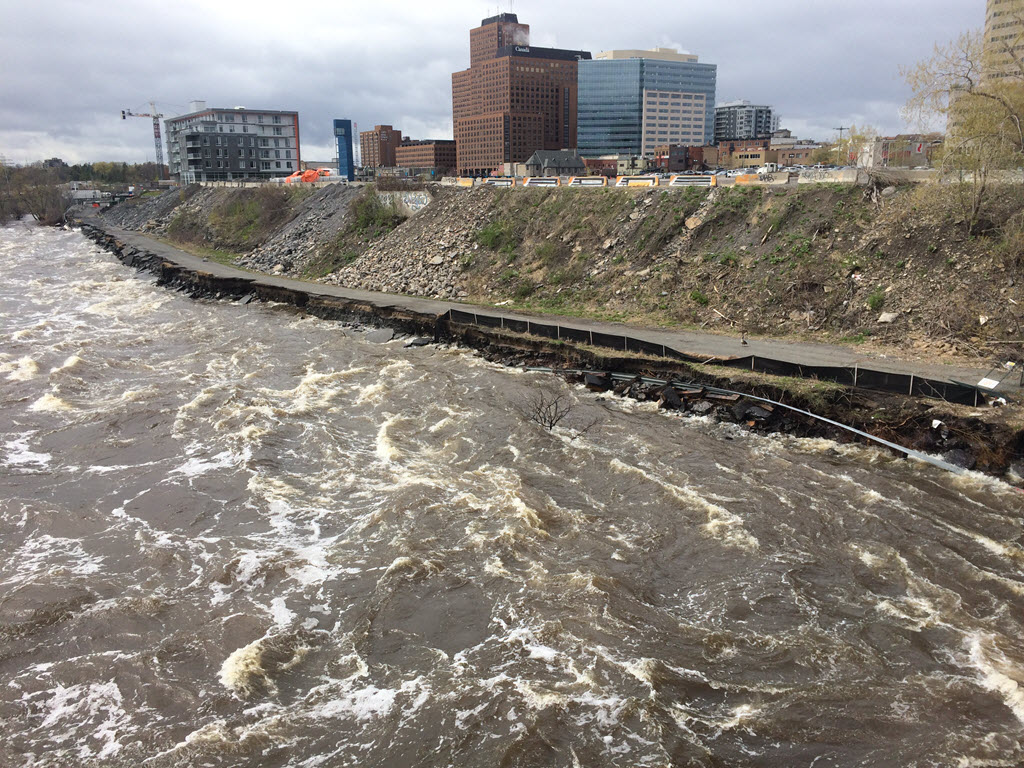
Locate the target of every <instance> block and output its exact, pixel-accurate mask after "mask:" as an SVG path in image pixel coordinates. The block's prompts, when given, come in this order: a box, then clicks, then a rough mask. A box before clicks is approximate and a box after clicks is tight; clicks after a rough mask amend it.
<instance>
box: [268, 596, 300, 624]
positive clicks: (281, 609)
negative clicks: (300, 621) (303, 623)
mask: <svg viewBox="0 0 1024 768" xmlns="http://www.w3.org/2000/svg"><path fill="white" fill-rule="evenodd" d="M269 613H270V618H271V619H273V620H274V624H276V625H277V626H278V627H287V626H289V625H291V623H292V622H293V621H295V611H292V610H290V609H289V608H288V606H287V605H286V604H285V601H284V598H283V597H275V598H274V599H273V600H271V601H270V609H269Z"/></svg>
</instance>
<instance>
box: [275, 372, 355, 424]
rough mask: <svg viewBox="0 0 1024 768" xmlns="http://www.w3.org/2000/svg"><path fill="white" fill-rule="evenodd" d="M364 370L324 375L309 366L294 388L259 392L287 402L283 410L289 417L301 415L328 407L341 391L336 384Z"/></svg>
mask: <svg viewBox="0 0 1024 768" xmlns="http://www.w3.org/2000/svg"><path fill="white" fill-rule="evenodd" d="M365 370H366V368H365V367H361V366H356V367H353V368H348V369H346V370H343V371H329V372H326V373H324V372H320V371H316V370H314V369H313V366H312V365H309V366H307V367H306V371H305V374H304V375H303V377H302V378H301V379H300V380H299V383H298V384H296V385H295V387H294V388H292V389H282V390H269V389H264V390H260V391H261V392H262V393H263V394H265V395H268V396H271V397H275V398H280V399H285V400H288V401H289V404H288V405H287V406H286V407H284V409H283V410H284V411H285V412H286V413H288V414H289V415H293V416H294V415H301V414H304V413H309V412H310V411H312V410H315V409H320V408H327V407H329V406H330V405H331V402H332V401H333V400H334V398H335V397H337V396H338V395H339V394H341V392H342V391H343V390H342V389H341V388H340V387H338V386H336V385H337V384H338V382H341V381H344V380H345V379H348V378H350V377H352V376H355V375H358V374H360V373H363V372H364V371H365Z"/></svg>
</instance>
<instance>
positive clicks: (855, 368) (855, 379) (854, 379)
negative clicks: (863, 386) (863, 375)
mask: <svg viewBox="0 0 1024 768" xmlns="http://www.w3.org/2000/svg"><path fill="white" fill-rule="evenodd" d="M853 386H855V387H856V386H857V364H856V363H854V364H853Z"/></svg>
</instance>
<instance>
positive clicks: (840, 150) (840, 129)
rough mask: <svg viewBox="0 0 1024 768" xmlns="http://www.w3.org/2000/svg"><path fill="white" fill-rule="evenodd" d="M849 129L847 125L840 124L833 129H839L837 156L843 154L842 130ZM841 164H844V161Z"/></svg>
mask: <svg viewBox="0 0 1024 768" xmlns="http://www.w3.org/2000/svg"><path fill="white" fill-rule="evenodd" d="M849 129H850V128H849V126H847V125H841V126H839V127H838V128H834V129H833V130H836V131H839V157H842V156H843V131H848V130H849ZM847 159H849V157H847ZM843 165H846V163H843Z"/></svg>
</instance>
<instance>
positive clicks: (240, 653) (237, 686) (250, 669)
mask: <svg viewBox="0 0 1024 768" xmlns="http://www.w3.org/2000/svg"><path fill="white" fill-rule="evenodd" d="M266 640H267V637H266V636H264V637H260V638H257V639H256V640H253V641H252V642H251V643H249V644H248V645H243V646H242V647H241V648H238V649H236V650H234V651H233V652H232V653H231V655H230V656H228V657H227V658H226V659H225V660H224V663H223V664H221V666H220V673H219V675H218V679H219V680H220V684H221V685H223V686H224V687H225V688H227V689H228V690H229V691H231V692H232V693H235V694H236V695H238V696H241V697H243V698H245V697H247V696H249V695H251V694H253V693H255V692H256V691H258V690H260V689H261V688H263V689H265V690H266V691H267V692H268V693H270V694H271V695H275V694H276V693H277V686H276V685H274V681H273V680H271V679H270V676H269V675H268V674H267V671H266V670H265V669H264V668H263V644H264V643H265V642H266Z"/></svg>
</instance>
